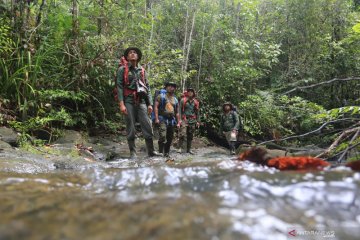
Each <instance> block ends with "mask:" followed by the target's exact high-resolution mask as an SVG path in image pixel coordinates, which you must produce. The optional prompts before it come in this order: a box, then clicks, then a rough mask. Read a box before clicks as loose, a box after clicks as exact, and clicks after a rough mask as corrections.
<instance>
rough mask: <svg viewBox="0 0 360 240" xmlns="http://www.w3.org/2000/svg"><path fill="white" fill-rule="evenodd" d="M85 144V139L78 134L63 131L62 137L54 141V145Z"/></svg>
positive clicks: (72, 131) (71, 131)
mask: <svg viewBox="0 0 360 240" xmlns="http://www.w3.org/2000/svg"><path fill="white" fill-rule="evenodd" d="M86 142H87V138H86V137H85V136H83V135H82V134H81V133H80V132H77V131H74V130H65V131H64V133H63V136H62V137H60V138H59V139H58V140H56V141H55V143H56V144H65V143H73V144H79V143H82V144H84V143H86Z"/></svg>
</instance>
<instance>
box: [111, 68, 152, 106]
mask: <svg viewBox="0 0 360 240" xmlns="http://www.w3.org/2000/svg"><path fill="white" fill-rule="evenodd" d="M128 66H129V75H128V80H129V85H127V86H124V71H125V67H124V66H122V67H120V68H119V70H118V72H117V90H118V99H119V101H124V103H131V104H133V103H134V95H133V94H130V95H128V96H127V97H126V98H125V96H124V91H125V89H124V88H128V89H132V90H136V81H139V80H140V79H142V78H141V66H140V67H133V66H132V65H131V64H129V65H128ZM145 79H147V77H146V73H145ZM145 85H146V87H147V88H148V90H149V91H148V93H147V95H146V96H145V97H143V98H142V99H140V103H146V102H148V103H151V100H150V99H152V98H151V93H150V87H149V83H148V81H146V83H145ZM146 98H147V99H146Z"/></svg>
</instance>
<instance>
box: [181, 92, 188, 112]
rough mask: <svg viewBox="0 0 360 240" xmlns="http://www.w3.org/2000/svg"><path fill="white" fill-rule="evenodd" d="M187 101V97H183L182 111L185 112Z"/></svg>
mask: <svg viewBox="0 0 360 240" xmlns="http://www.w3.org/2000/svg"><path fill="white" fill-rule="evenodd" d="M186 102H187V97H185V96H184V97H183V105H182V111H183V112H184V111H185V105H186Z"/></svg>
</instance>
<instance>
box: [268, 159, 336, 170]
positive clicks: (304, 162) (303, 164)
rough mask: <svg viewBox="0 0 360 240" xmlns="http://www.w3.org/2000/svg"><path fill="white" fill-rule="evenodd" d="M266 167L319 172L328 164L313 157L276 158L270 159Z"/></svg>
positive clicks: (328, 164)
mask: <svg viewBox="0 0 360 240" xmlns="http://www.w3.org/2000/svg"><path fill="white" fill-rule="evenodd" d="M267 165H268V166H269V167H274V168H277V169H279V170H321V169H323V168H324V167H327V166H330V163H328V162H326V161H324V160H322V159H320V158H315V157H278V158H272V159H270V160H269V161H268V163H267Z"/></svg>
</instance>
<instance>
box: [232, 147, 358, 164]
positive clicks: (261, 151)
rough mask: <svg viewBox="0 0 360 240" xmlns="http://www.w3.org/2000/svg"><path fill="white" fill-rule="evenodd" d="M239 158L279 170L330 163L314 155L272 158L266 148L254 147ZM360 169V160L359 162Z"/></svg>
mask: <svg viewBox="0 0 360 240" xmlns="http://www.w3.org/2000/svg"><path fill="white" fill-rule="evenodd" d="M238 159H239V160H248V161H250V162H254V163H257V164H261V165H266V166H269V167H274V168H277V169H279V170H321V169H323V168H324V167H327V166H330V164H329V163H328V162H326V161H324V160H322V159H320V158H314V157H291V156H289V157H286V156H284V157H276V158H270V154H269V153H268V151H267V150H266V149H265V148H261V147H253V148H251V149H249V150H246V151H245V152H243V153H241V154H240V155H239V158H238ZM358 167H359V169H360V161H359V164H358Z"/></svg>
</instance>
